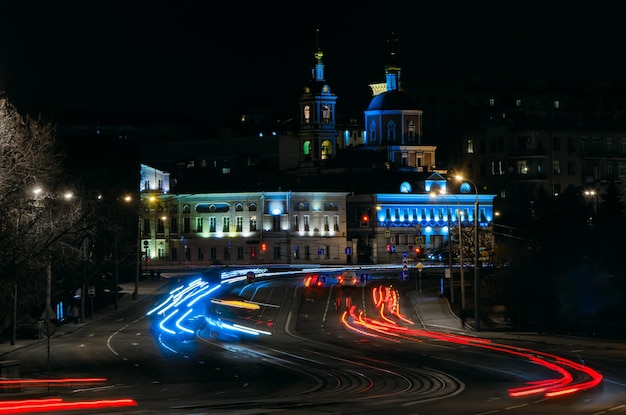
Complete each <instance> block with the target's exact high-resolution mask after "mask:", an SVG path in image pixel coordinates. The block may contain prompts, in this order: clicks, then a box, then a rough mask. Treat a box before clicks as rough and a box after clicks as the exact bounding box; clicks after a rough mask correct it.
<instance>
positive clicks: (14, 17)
mask: <svg viewBox="0 0 626 415" xmlns="http://www.w3.org/2000/svg"><path fill="white" fill-rule="evenodd" d="M0 3H1V6H0V90H4V91H5V93H6V96H8V98H9V99H10V100H11V101H12V102H13V103H14V104H15V105H16V106H17V107H18V109H20V110H22V111H28V112H42V113H47V112H54V113H56V114H63V113H67V112H71V111H74V110H77V109H83V110H86V111H93V112H94V113H97V112H99V111H110V110H115V111H130V112H145V113H151V112H158V113H188V114H199V115H201V116H207V117H210V115H211V114H213V115H215V114H218V113H219V111H221V110H222V109H224V108H227V107H232V106H238V107H242V106H252V107H254V106H259V105H271V106H274V107H276V108H278V109H279V110H281V111H283V112H285V113H290V112H293V111H294V110H295V111H297V105H298V101H297V100H298V97H299V96H300V94H301V92H302V87H303V85H304V84H305V83H306V81H307V80H308V79H309V78H310V70H311V68H312V67H313V65H314V59H313V52H314V50H315V48H316V46H315V44H316V40H315V39H316V29H318V28H319V30H320V32H319V45H320V47H321V49H322V50H323V51H324V54H325V55H324V63H325V65H326V80H327V82H328V83H329V84H330V86H331V88H333V91H334V92H335V93H336V94H337V95H338V96H339V103H338V105H339V106H340V108H342V109H343V111H344V112H354V113H357V114H359V113H360V114H362V111H363V110H364V109H365V106H366V105H367V103H368V102H369V96H370V90H369V88H368V86H367V85H368V84H369V83H374V82H382V81H384V65H385V64H386V63H388V61H389V55H390V50H391V48H390V43H389V40H390V39H394V38H395V39H398V41H397V43H394V49H395V50H396V56H397V61H398V63H399V64H400V65H401V67H402V77H403V80H404V81H405V82H410V83H411V84H414V85H415V84H419V83H420V82H427V79H429V78H432V77H439V78H441V77H453V78H463V77H467V76H478V77H482V78H492V77H496V78H498V79H501V80H506V79H515V80H518V79H522V78H527V79H531V78H542V79H555V80H556V79H563V78H565V79H572V80H575V81H576V80H586V79H600V80H618V79H620V77H623V74H624V73H626V71H624V64H623V61H624V47H623V43H624V40H626V36H625V34H626V25H624V24H623V21H624V20H625V18H626V13H625V11H626V6H624V5H623V4H622V2H618V1H615V2H612V3H602V2H593V3H580V2H578V3H577V2H561V1H559V2H550V1H543V2H539V1H524V2H508V1H500V2H480V1H478V2H466V1H459V2H452V1H437V2H432V4H430V3H426V2H414V1H411V2H409V1H404V2H403V1H400V2H397V4H395V6H394V3H389V2H387V3H380V2H378V3H374V5H375V6H376V7H372V6H371V5H369V6H363V5H362V4H361V3H360V2H342V3H341V4H342V6H341V10H338V9H334V8H333V7H332V6H331V5H332V4H333V2H313V3H310V2H309V3H302V4H298V5H295V3H291V4H292V6H289V7H284V6H268V4H271V2H255V3H252V4H253V6H246V5H245V4H246V2H225V3H223V4H221V5H220V6H219V7H218V6H216V5H215V4H216V3H214V2H209V1H201V0H195V1H192V0H172V1H162V0H156V1H151V2H147V1H139V0H128V1H124V2H120V1H117V0H111V1H100V0H90V1H80V2H78V1H56V2H53V1H49V0H46V1H39V0H38V1H29V0H24V1H9V0H1V1H0ZM542 3H545V4H542ZM288 4H289V3H288ZM336 4H339V3H336ZM211 5H213V6H211ZM382 6H385V7H389V9H385V10H383V9H381V8H380V7H382ZM323 7H328V9H323Z"/></svg>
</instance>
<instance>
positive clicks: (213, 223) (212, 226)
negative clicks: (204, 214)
mask: <svg viewBox="0 0 626 415" xmlns="http://www.w3.org/2000/svg"><path fill="white" fill-rule="evenodd" d="M209 232H217V218H216V217H215V216H211V217H210V218H209Z"/></svg>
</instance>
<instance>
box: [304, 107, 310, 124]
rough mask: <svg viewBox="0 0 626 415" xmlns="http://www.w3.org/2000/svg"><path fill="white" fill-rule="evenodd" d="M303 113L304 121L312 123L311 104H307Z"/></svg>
mask: <svg viewBox="0 0 626 415" xmlns="http://www.w3.org/2000/svg"><path fill="white" fill-rule="evenodd" d="M303 113H304V122H305V123H310V122H311V107H310V106H309V105H305V106H304V110H303Z"/></svg>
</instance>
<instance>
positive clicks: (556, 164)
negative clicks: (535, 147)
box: [552, 160, 561, 176]
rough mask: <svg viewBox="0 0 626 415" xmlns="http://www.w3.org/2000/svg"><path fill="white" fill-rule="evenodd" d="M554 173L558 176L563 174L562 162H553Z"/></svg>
mask: <svg viewBox="0 0 626 415" xmlns="http://www.w3.org/2000/svg"><path fill="white" fill-rule="evenodd" d="M552 173H553V174H554V175H556V176H558V175H560V174H561V162H560V161H559V160H554V161H553V162H552Z"/></svg>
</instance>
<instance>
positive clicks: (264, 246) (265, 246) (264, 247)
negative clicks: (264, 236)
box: [261, 242, 267, 252]
mask: <svg viewBox="0 0 626 415" xmlns="http://www.w3.org/2000/svg"><path fill="white" fill-rule="evenodd" d="M261 251H263V252H265V251H267V244H266V243H265V242H261Z"/></svg>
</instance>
